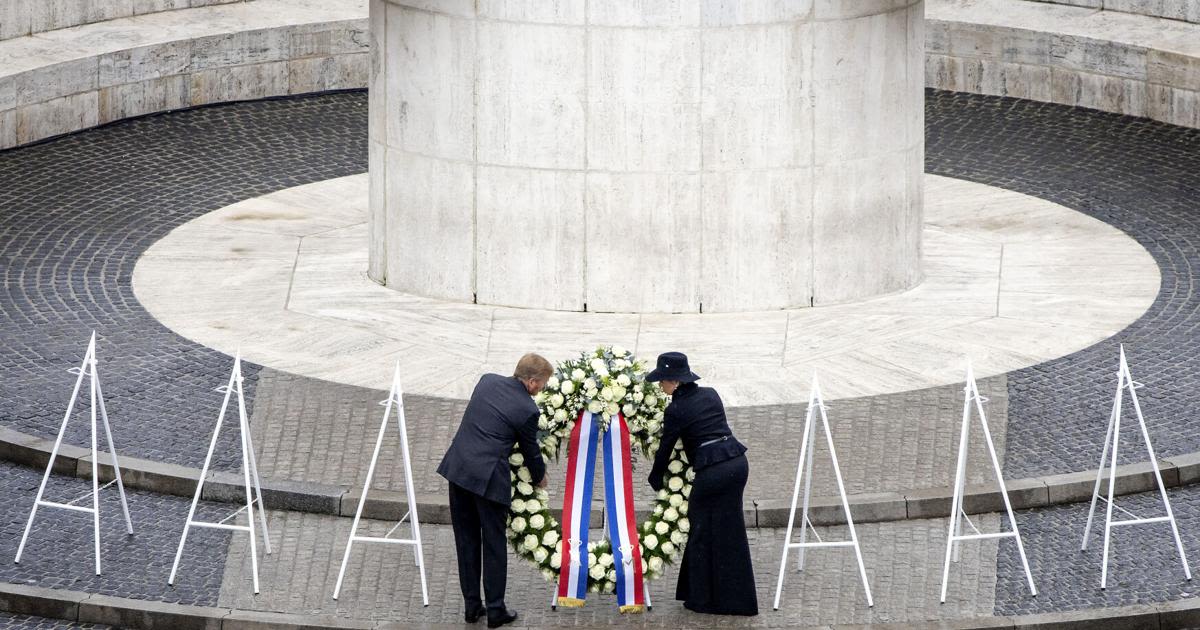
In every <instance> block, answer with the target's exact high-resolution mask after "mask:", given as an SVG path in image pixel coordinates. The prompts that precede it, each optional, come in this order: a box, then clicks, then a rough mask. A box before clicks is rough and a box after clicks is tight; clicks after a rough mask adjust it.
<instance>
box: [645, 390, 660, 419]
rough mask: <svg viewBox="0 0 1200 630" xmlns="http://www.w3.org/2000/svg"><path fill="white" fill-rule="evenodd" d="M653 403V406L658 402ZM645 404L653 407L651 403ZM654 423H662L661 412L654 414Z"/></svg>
mask: <svg viewBox="0 0 1200 630" xmlns="http://www.w3.org/2000/svg"><path fill="white" fill-rule="evenodd" d="M650 398H654V397H653V396H651V397H650ZM653 402H654V403H655V404H657V403H658V401H657V400H655V401H653ZM646 404H647V405H650V406H651V407H653V406H654V405H653V404H651V401H646ZM654 421H655V422H662V421H663V412H661V411H660V412H658V413H656V414H654Z"/></svg>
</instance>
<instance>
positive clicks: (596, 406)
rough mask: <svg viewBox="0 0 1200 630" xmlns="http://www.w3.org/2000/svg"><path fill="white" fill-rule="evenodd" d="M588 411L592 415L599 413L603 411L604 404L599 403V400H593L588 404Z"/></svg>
mask: <svg viewBox="0 0 1200 630" xmlns="http://www.w3.org/2000/svg"><path fill="white" fill-rule="evenodd" d="M588 411H590V412H592V413H600V412H601V411H604V403H602V402H600V401H599V400H593V401H592V402H590V403H588Z"/></svg>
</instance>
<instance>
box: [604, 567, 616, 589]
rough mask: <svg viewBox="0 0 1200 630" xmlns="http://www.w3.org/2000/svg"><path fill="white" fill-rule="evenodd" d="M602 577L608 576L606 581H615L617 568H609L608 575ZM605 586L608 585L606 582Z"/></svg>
mask: <svg viewBox="0 0 1200 630" xmlns="http://www.w3.org/2000/svg"><path fill="white" fill-rule="evenodd" d="M604 577H606V578H608V581H609V582H616V581H617V570H616V569H609V570H608V575H606V576H604ZM607 586H608V585H607V584H606V585H605V587H607ZM605 592H607V591H605Z"/></svg>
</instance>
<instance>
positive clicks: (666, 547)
mask: <svg viewBox="0 0 1200 630" xmlns="http://www.w3.org/2000/svg"><path fill="white" fill-rule="evenodd" d="M662 550H663V553H665V554H667V555H668V556H672V555H675V545H674V544H672V543H671V541H669V540H668V541H667V542H665V543H663V544H662Z"/></svg>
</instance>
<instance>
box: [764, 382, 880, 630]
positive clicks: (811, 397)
mask: <svg viewBox="0 0 1200 630" xmlns="http://www.w3.org/2000/svg"><path fill="white" fill-rule="evenodd" d="M818 409H819V410H820V411H821V426H822V427H823V428H824V430H825V444H826V445H827V446H828V448H829V458H830V460H831V461H832V462H833V474H834V477H836V478H837V485H838V494H839V495H840V496H841V499H842V509H843V510H844V511H845V512H846V525H848V526H849V528H850V540H841V541H823V540H821V536H820V535H819V534H817V530H816V528H815V527H813V525H812V523H811V522H810V521H809V520H808V502H809V499H810V498H811V495H812V470H813V446H814V443H815V442H816V440H815V439H814V438H815V435H814V434H815V433H816V423H815V422H814V421H813V420H814V418H813V415H814V414H815V413H816V411H817V410H818ZM826 409H827V407H826V406H825V401H824V399H823V397H822V396H821V385H820V384H819V383H818V382H817V375H816V374H814V375H813V380H812V390H811V391H810V392H809V394H808V414H807V415H806V416H805V418H804V437H803V438H801V440H800V462H799V463H798V464H797V465H796V484H795V486H793V488H792V508H791V511H789V512H788V525H787V534H786V535H785V536H784V538H783V557H782V558H781V559H780V561H779V580H778V581H777V582H776V584H775V604H774V608H775V610H779V598H780V596H781V595H782V593H783V574H784V573H786V572H787V557H788V551H789V550H791V549H796V550H797V556H798V565H799V567H798V570H800V571H803V570H804V550H805V549H811V548H819V547H853V548H854V555H855V557H856V558H857V559H858V574H859V576H860V577H862V583H863V591H865V592H866V595H867V606H874V605H875V601H874V599H872V598H871V585H870V584H869V583H867V569H866V567H865V566H864V565H863V557H862V547H861V546H860V545H859V544H858V533H857V532H856V531H855V529H854V519H853V518H851V517H850V502H849V501H848V500H847V499H846V486H845V484H844V483H843V482H842V471H841V469H840V468H839V467H838V459H837V451H836V450H834V448H833V433H831V432H830V430H829V417H828V416H827V415H826V413H825V411H826ZM801 480H803V481H804V499H803V502H802V510H801V516H800V542H795V543H794V542H792V528H793V526H794V524H795V520H796V501H797V499H799V498H800V482H801ZM809 529H812V532H813V536H814V537H816V539H817V542H806V540H805V539H806V534H807V533H808V530H809Z"/></svg>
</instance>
